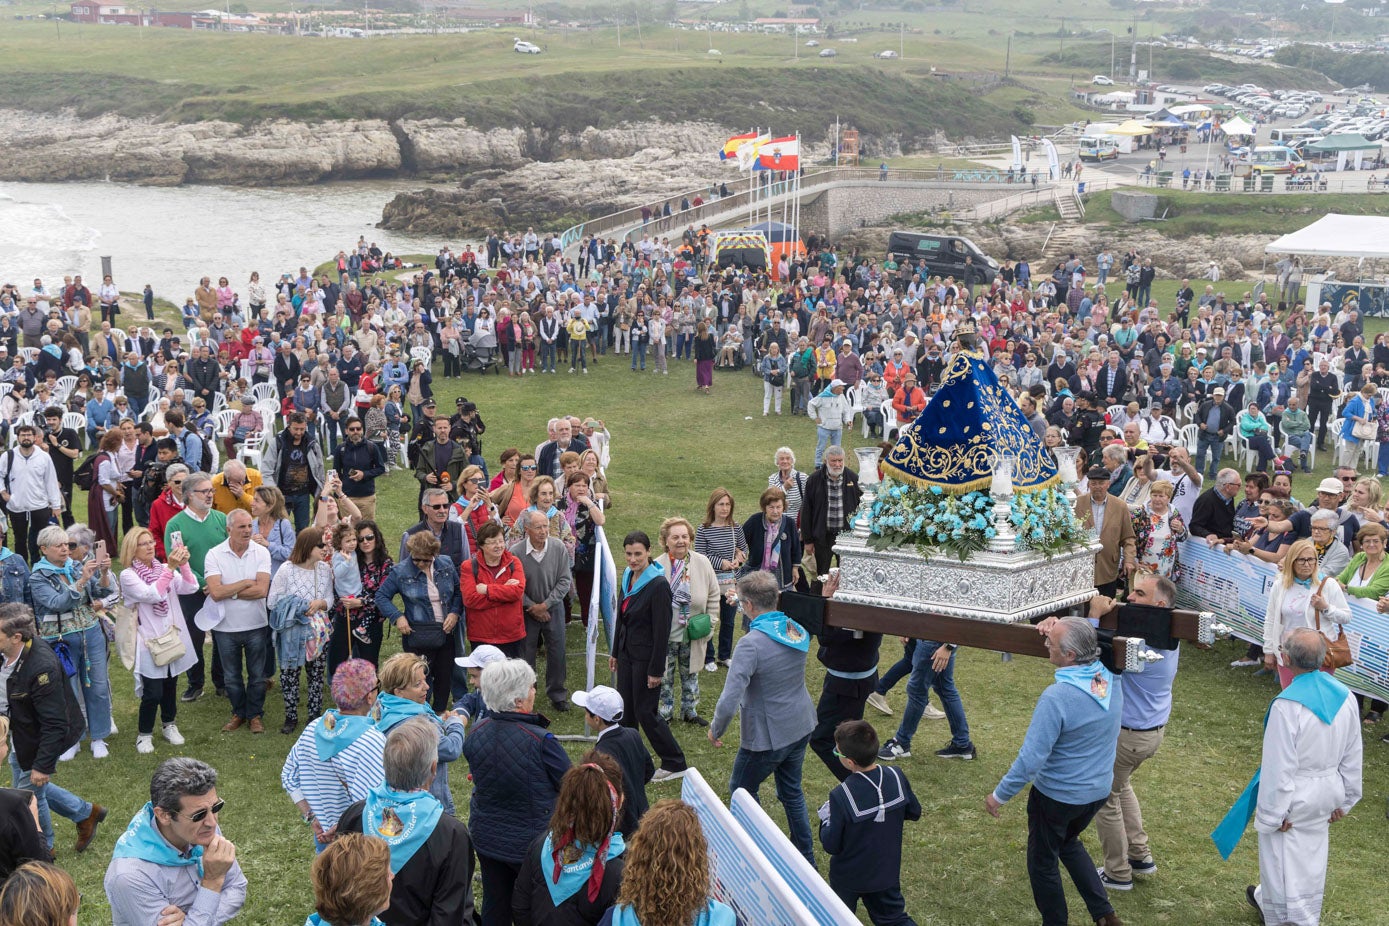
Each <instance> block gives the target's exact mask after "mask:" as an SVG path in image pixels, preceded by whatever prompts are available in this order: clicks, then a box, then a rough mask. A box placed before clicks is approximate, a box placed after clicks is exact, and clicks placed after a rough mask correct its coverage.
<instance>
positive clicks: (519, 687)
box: [463, 659, 569, 926]
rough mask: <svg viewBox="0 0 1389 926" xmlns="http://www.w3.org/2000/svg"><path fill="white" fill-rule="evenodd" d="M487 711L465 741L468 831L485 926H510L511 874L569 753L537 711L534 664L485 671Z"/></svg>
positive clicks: (541, 823) (549, 805)
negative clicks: (477, 870) (478, 872)
mask: <svg viewBox="0 0 1389 926" xmlns="http://www.w3.org/2000/svg"><path fill="white" fill-rule="evenodd" d="M482 698H483V700H484V701H485V702H486V703H487V705H488V707H489V708H490V709H491V713H489V714H488V715H487V716H486V717H484V718H482V719H481V720H479V721H478V722H477V724H476V725H475V726H474V727H473V729H472V731H471V732H470V733H469V734H468V738H467V739H466V740H464V741H463V755H464V756H465V757H466V758H467V760H468V768H469V770H470V772H471V777H472V781H473V795H472V805H471V809H472V812H471V814H470V815H469V817H468V831H469V832H470V833H471V834H472V838H473V843H474V845H475V846H476V848H477V849H478V866H479V868H480V869H481V870H482V926H510V923H511V921H512V916H511V908H512V900H513V892H514V891H515V889H516V879H517V876H518V874H519V873H520V871H521V863H522V861H523V860H524V859H525V857H526V853H527V851H528V850H529V849H530V846H531V844H532V843H533V842H534V841H535V840H536V838H537V837H539V836H540V835H541V834H542V833H543V832H544V831H545V826H546V824H547V823H548V822H549V820H550V815H551V814H552V813H553V812H554V810H555V801H556V798H557V797H558V796H559V789H560V784H561V783H562V782H563V780H564V774H565V772H567V771H568V770H569V756H568V755H567V754H566V753H565V751H564V747H563V746H561V745H560V744H559V741H558V740H556V739H555V737H554V735H553V734H552V733H549V732H548V731H547V730H546V729H545V728H546V727H547V726H548V725H549V721H547V720H546V719H545V718H544V717H542V716H540V715H539V714H537V713H535V670H534V669H532V668H531V667H530V666H529V665H527V664H526V663H525V662H523V661H522V660H520V659H506V660H499V661H497V662H494V663H492V664H491V665H489V666H487V668H485V669H483V670H482Z"/></svg>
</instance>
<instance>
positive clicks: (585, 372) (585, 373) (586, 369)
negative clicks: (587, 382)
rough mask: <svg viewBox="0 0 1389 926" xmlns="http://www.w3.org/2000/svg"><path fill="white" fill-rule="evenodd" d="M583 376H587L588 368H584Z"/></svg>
mask: <svg viewBox="0 0 1389 926" xmlns="http://www.w3.org/2000/svg"><path fill="white" fill-rule="evenodd" d="M584 375H585V376H587V375H588V367H584Z"/></svg>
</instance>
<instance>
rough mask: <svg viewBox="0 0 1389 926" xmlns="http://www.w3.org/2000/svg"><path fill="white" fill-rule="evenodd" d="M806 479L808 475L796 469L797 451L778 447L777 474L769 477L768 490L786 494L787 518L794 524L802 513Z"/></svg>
mask: <svg viewBox="0 0 1389 926" xmlns="http://www.w3.org/2000/svg"><path fill="white" fill-rule="evenodd" d="M805 478H806V474H805V473H803V472H801V471H800V470H798V469H796V454H795V451H793V450H792V449H791V448H790V447H778V448H777V452H776V472H774V473H772V475H771V476H769V477H767V488H769V489H780V490H781V491H783V492H785V493H786V517H788V518H790V519H791V523H793V524H794V523H796V516H797V515H798V514H800V511H801V491H802V490H803V489H804V488H805Z"/></svg>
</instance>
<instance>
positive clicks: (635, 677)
mask: <svg viewBox="0 0 1389 926" xmlns="http://www.w3.org/2000/svg"><path fill="white" fill-rule="evenodd" d="M646 665H647V660H645V659H643V660H640V662H639V661H638V660H636V659H633V658H631V657H627V656H619V657H618V658H617V691H618V694H620V695H622V703H623V704H624V705H626V707H627V710H626V711H625V712H624V713H623V715H622V720H621V721H620V723H621V724H622V726H624V727H632V728H633V729H636V728H637V727H641V732H643V733H645V734H646V741H647V742H648V743H650V744H651V751H652V752H654V753H656V755H657V756H659V757H660V760H661V768H663V769H665V770H666V771H668V772H683V771H684V770H685V769H686V768H688V767H689V766H688V765H687V764H686V762H685V753H684V752H682V751H681V750H680V744H679V743H677V742H676V741H675V735H674V734H672V733H671V732H670V724H668V723H666V722H665V720H663V719H661V713H660V706H661V686H660V685H657V686H656V687H655V688H649V687H647V684H646Z"/></svg>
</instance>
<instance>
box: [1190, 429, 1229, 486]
mask: <svg viewBox="0 0 1389 926" xmlns="http://www.w3.org/2000/svg"><path fill="white" fill-rule="evenodd" d="M1224 449H1225V442H1224V441H1223V440H1221V439H1220V438H1218V437H1207V436H1206V434H1205V432H1204V431H1203V432H1202V433H1201V436H1200V437H1198V438H1196V472H1198V473H1205V474H1206V476H1207V477H1208V478H1210V479H1214V478H1215V474H1216V471H1217V470H1219V469H1220V455H1221V453H1222V452H1223V451H1224ZM1207 453H1209V454H1210V455H1211V467H1210V470H1209V471H1207V470H1206V454H1207Z"/></svg>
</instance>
